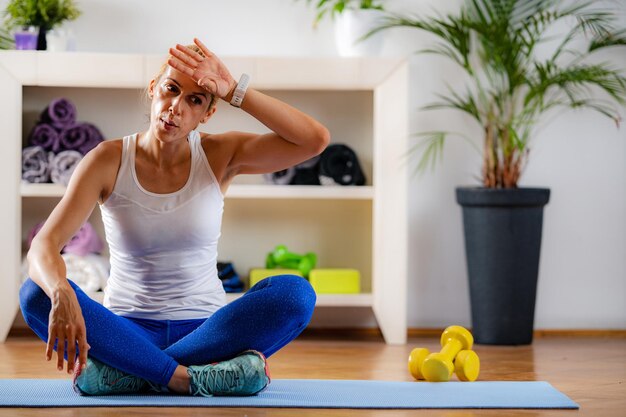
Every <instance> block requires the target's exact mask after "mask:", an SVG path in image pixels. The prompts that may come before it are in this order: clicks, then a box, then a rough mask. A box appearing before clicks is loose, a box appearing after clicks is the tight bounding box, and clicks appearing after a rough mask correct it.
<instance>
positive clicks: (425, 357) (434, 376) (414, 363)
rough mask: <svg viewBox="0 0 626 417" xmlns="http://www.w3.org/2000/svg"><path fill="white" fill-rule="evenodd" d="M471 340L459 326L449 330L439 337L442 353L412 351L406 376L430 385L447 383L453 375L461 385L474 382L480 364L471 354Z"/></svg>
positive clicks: (472, 340) (426, 350)
mask: <svg viewBox="0 0 626 417" xmlns="http://www.w3.org/2000/svg"><path fill="white" fill-rule="evenodd" d="M473 344H474V338H473V337H472V334H471V333H470V332H469V331H468V330H467V329H465V328H463V327H461V326H450V327H448V328H447V329H446V330H444V332H443V334H442V335H441V346H442V349H441V351H440V352H438V353H432V354H431V353H430V352H429V351H428V349H425V348H416V349H413V350H412V351H411V354H410V355H409V372H410V373H411V375H413V377H414V378H415V379H426V380H427V381H431V382H441V381H449V380H450V377H451V376H452V373H453V372H454V371H456V374H457V376H458V378H459V379H460V380H461V381H475V380H476V378H478V373H479V372H480V361H479V359H478V355H477V354H476V352H474V351H472V350H471V348H472V345H473Z"/></svg>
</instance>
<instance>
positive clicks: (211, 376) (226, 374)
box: [191, 365, 240, 397]
mask: <svg viewBox="0 0 626 417" xmlns="http://www.w3.org/2000/svg"><path fill="white" fill-rule="evenodd" d="M191 378H192V384H191V386H192V387H193V388H194V390H193V391H192V393H191V394H192V395H198V394H199V395H202V396H204V397H207V396H211V395H213V393H212V392H211V391H210V390H209V387H212V388H213V390H215V391H219V392H228V391H232V390H233V389H235V388H237V386H238V385H239V384H240V376H239V372H238V371H236V370H233V369H216V368H215V367H214V366H213V365H208V366H205V367H204V368H200V369H198V370H195V372H194V373H193V374H192V377H191Z"/></svg>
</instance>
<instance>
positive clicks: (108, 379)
mask: <svg viewBox="0 0 626 417" xmlns="http://www.w3.org/2000/svg"><path fill="white" fill-rule="evenodd" d="M72 382H73V386H74V391H76V392H77V393H78V394H80V395H109V394H129V393H137V392H142V391H148V390H150V389H152V388H154V386H153V384H151V383H149V382H148V381H146V380H145V379H142V378H139V377H136V376H134V375H130V374H127V373H126V372H122V371H120V370H119V369H116V368H113V367H111V366H109V365H105V364H104V363H102V362H100V361H98V360H96V359H93V358H87V366H86V367H85V369H80V366H79V365H78V363H77V364H76V366H75V367H74V379H73V381H72Z"/></svg>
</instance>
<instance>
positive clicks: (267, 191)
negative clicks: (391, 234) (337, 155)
mask: <svg viewBox="0 0 626 417" xmlns="http://www.w3.org/2000/svg"><path fill="white" fill-rule="evenodd" d="M20 192H21V194H22V197H62V196H63V194H64V193H65V186H64V185H61V184H28V183H22V184H21V186H20ZM373 197H374V188H373V187H372V186H345V187H344V186H320V185H239V184H233V185H231V186H230V188H229V189H228V192H227V193H226V198H237V199H246V198H250V199H300V200H305V199H316V200H324V199H331V200H371V199H372V198H373Z"/></svg>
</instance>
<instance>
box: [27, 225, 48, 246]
mask: <svg viewBox="0 0 626 417" xmlns="http://www.w3.org/2000/svg"><path fill="white" fill-rule="evenodd" d="M44 223H45V222H39V223H37V224H36V225H35V227H33V228H32V229H30V231H29V232H28V237H26V247H27V248H28V249H30V244H31V243H32V242H33V238H34V237H35V235H36V234H37V233H39V231H40V230H41V228H42V227H43V224H44Z"/></svg>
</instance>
